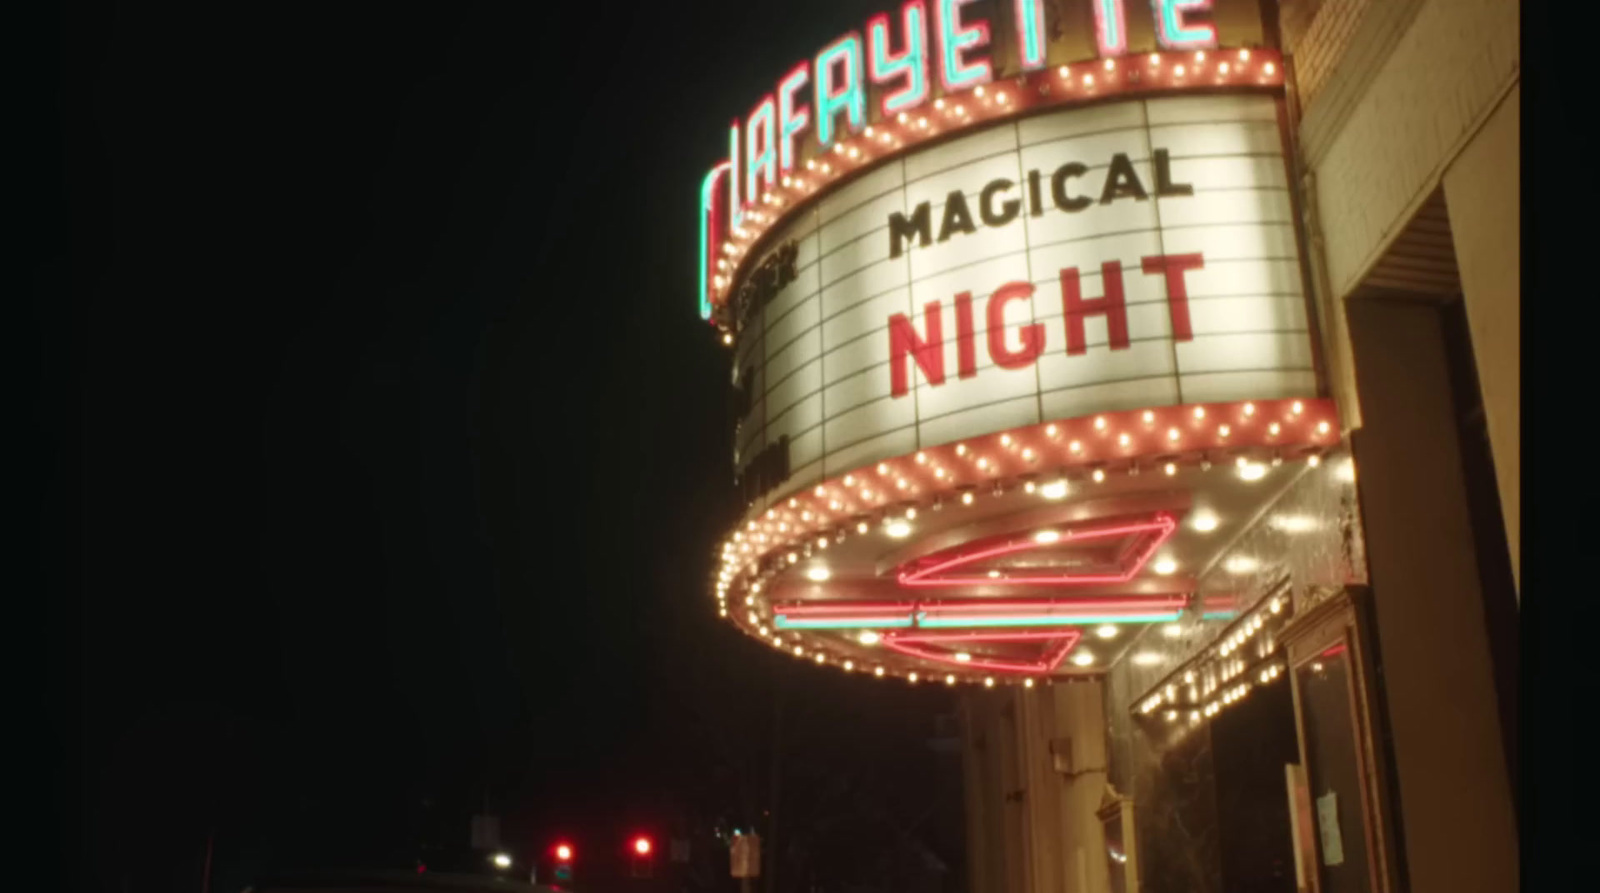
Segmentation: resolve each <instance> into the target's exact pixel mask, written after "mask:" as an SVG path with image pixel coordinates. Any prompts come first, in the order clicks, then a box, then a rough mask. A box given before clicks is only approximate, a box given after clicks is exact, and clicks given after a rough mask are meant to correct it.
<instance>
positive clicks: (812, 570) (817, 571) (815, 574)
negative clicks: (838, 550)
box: [806, 564, 832, 583]
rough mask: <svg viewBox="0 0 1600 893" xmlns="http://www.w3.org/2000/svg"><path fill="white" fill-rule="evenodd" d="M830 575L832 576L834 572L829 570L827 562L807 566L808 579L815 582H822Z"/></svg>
mask: <svg viewBox="0 0 1600 893" xmlns="http://www.w3.org/2000/svg"><path fill="white" fill-rule="evenodd" d="M830 576H832V574H831V573H829V572H828V566H827V565H825V564H814V565H812V566H811V567H808V568H806V579H809V580H811V581H813V582H817V583H821V582H822V581H824V580H826V579H828V578H829V577H830Z"/></svg>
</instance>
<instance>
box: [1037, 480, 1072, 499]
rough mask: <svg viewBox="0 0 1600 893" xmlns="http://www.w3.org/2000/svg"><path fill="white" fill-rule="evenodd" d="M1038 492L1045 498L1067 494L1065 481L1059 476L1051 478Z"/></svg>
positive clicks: (1057, 497)
mask: <svg viewBox="0 0 1600 893" xmlns="http://www.w3.org/2000/svg"><path fill="white" fill-rule="evenodd" d="M1040 494H1041V495H1042V496H1044V498H1045V499H1061V498H1063V497H1065V496H1066V495H1067V482H1066V481H1065V480H1061V479H1059V478H1058V479H1056V480H1053V481H1051V482H1050V483H1048V484H1045V485H1044V487H1043V488H1042V489H1041V490H1040Z"/></svg>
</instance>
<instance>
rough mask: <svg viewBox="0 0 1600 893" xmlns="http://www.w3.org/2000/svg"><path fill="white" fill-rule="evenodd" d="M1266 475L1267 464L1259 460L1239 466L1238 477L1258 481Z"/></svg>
mask: <svg viewBox="0 0 1600 893" xmlns="http://www.w3.org/2000/svg"><path fill="white" fill-rule="evenodd" d="M1266 476H1267V466H1265V465H1262V464H1261V463H1260V462H1246V463H1245V464H1243V465H1241V466H1239V477H1240V478H1242V479H1244V480H1247V481H1259V480H1261V479H1262V478H1264V477H1266Z"/></svg>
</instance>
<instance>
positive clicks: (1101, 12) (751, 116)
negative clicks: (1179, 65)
mask: <svg viewBox="0 0 1600 893" xmlns="http://www.w3.org/2000/svg"><path fill="white" fill-rule="evenodd" d="M970 2H971V0H907V2H905V3H904V4H903V5H902V6H901V9H900V13H899V15H898V16H894V17H891V16H890V15H888V14H881V15H877V16H874V17H873V18H871V19H869V20H868V22H867V24H866V29H865V36H864V37H863V35H862V33H861V32H858V31H850V32H847V33H845V34H843V35H841V36H840V37H838V38H837V39H835V40H834V41H833V42H832V43H829V44H828V45H827V46H825V47H823V48H822V49H821V50H820V51H819V52H818V53H817V55H816V57H815V58H814V59H811V60H807V61H804V62H801V63H799V64H797V65H796V66H794V67H793V68H791V69H790V70H789V71H788V72H787V73H785V74H784V75H783V77H781V78H779V80H778V83H777V85H776V87H775V89H774V90H773V92H771V93H768V94H766V95H764V96H762V97H760V99H758V100H757V102H756V103H755V105H754V107H753V108H752V109H751V110H750V112H749V113H748V114H747V115H746V116H745V117H744V118H743V119H742V120H735V121H734V122H732V124H731V125H730V127H729V130H728V159H727V161H725V162H722V163H720V164H719V165H717V166H716V167H715V168H713V169H712V171H711V172H710V173H709V174H708V175H707V177H706V180H705V183H704V186H703V188H702V190H701V207H700V248H701V250H700V257H699V259H698V264H699V266H700V279H701V286H700V313H701V316H702V317H703V318H706V319H709V318H710V317H711V315H712V293H713V289H712V287H711V286H712V284H713V281H714V280H715V279H716V277H717V276H718V275H719V274H718V273H717V271H716V270H717V260H718V259H719V256H718V245H719V244H720V243H721V239H720V238H719V229H718V228H719V226H723V225H725V226H726V227H727V229H728V230H729V231H737V230H738V229H739V228H740V227H741V226H742V225H743V224H744V223H745V220H746V216H747V215H748V214H749V213H750V212H751V211H752V210H753V206H754V205H755V203H756V202H757V200H758V197H759V196H761V195H763V194H764V190H768V189H771V188H773V187H775V186H776V185H777V184H778V183H779V182H781V181H782V179H783V178H784V177H786V176H787V175H789V174H792V173H794V172H795V171H796V170H797V169H798V167H799V162H800V151H799V143H800V140H801V139H802V137H803V136H804V135H805V134H806V133H807V132H808V131H810V132H812V133H813V135H814V136H815V138H816V143H817V146H818V147H819V148H820V149H822V150H826V149H828V148H829V147H831V146H833V145H835V144H836V143H837V142H838V140H839V139H840V137H841V136H842V135H844V134H856V133H859V132H861V131H862V130H863V128H865V127H866V126H867V119H868V114H867V92H868V89H869V87H870V88H873V89H876V90H877V91H879V94H880V99H879V110H880V111H881V113H882V115H883V116H884V117H885V118H888V117H890V116H894V115H898V114H903V113H905V112H908V111H911V110H914V109H917V108H919V107H921V106H923V105H924V104H926V103H927V102H928V101H929V100H930V98H931V97H932V89H931V84H932V81H933V79H934V78H935V77H936V78H937V79H938V83H939V85H940V87H941V88H942V90H943V92H944V93H945V94H947V95H948V94H953V93H956V92H959V91H963V90H968V89H974V88H977V87H980V86H981V85H983V84H987V83H990V82H991V81H993V80H994V79H995V76H996V75H995V65H994V62H993V61H992V60H991V58H990V56H989V54H990V50H991V46H990V44H991V37H992V35H991V28H990V23H989V22H987V21H985V20H983V19H981V18H979V17H978V16H976V15H975V14H974V13H973V11H972V10H971V9H968V8H967V7H968V6H969V4H970ZM1091 5H1092V7H1093V10H1094V20H1095V34H1096V44H1097V46H1098V49H1099V53H1100V55H1101V56H1102V57H1106V58H1111V57H1116V56H1121V55H1123V54H1125V53H1126V52H1127V51H1128V40H1127V29H1126V11H1125V7H1126V5H1127V0H1092V4H1091ZM1011 6H1012V10H1011V12H1012V15H1013V19H1014V20H1013V22H1012V25H1013V27H1014V33H1015V34H1016V36H1017V41H1016V42H1017V55H1018V64H1019V66H1020V68H1021V70H1022V71H1024V72H1028V71H1035V70H1038V69H1041V68H1043V67H1044V66H1045V65H1046V46H1045V6H1046V4H1045V3H1044V2H1042V0H1013V2H1012V4H1011ZM1210 8H1211V0H1150V9H1151V14H1152V16H1153V19H1154V23H1155V31H1156V37H1157V40H1158V42H1159V43H1160V45H1161V46H1162V47H1165V48H1167V49H1174V50H1176V49H1202V50H1203V49H1209V48H1212V47H1215V46H1216V43H1217V34H1216V29H1215V27H1214V26H1213V25H1212V24H1211V23H1210V22H1209V21H1208V20H1207V14H1208V13H1209V12H1210ZM719 184H720V188H719ZM718 193H721V201H720V203H719V201H718ZM718 204H720V205H721V208H720V217H721V220H720V221H719V220H717V218H718V217H719V213H718V211H719V209H717V208H714V207H713V206H714V205H718Z"/></svg>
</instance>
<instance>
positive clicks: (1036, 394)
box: [752, 366, 1316, 452]
mask: <svg viewBox="0 0 1600 893" xmlns="http://www.w3.org/2000/svg"><path fill="white" fill-rule="evenodd" d="M1315 372H1316V370H1315V369H1314V368H1313V367H1310V366H1280V367H1275V368H1265V369H1212V370H1207V371H1205V372H1193V373H1189V375H1188V376H1187V377H1199V376H1205V375H1251V374H1272V375H1278V374H1296V373H1302V374H1307V375H1310V374H1313V373H1315ZM1174 377H1176V378H1177V379H1178V380H1179V385H1180V387H1181V386H1182V380H1183V378H1185V377H1186V376H1184V375H1182V374H1179V375H1176V376H1174V375H1172V374H1170V373H1163V374H1160V375H1138V376H1133V377H1131V378H1118V379H1108V380H1106V381H1097V382H1092V383H1089V384H1082V385H1074V386H1072V387H1065V388H1051V389H1050V390H1046V391H1032V392H1028V393H1024V394H1019V395H1017V396H1015V397H1008V398H1006V399H1007V400H1035V399H1040V400H1042V399H1043V398H1045V397H1052V396H1055V395H1058V394H1067V393H1071V392H1072V391H1078V390H1083V389H1086V388H1099V387H1105V386H1107V385H1115V384H1128V383H1129V382H1136V381H1154V380H1159V379H1170V378H1174ZM919 387H921V385H919ZM815 393H816V392H812V394H808V395H807V396H812V395H813V394H815ZM891 399H895V398H891V397H880V398H878V400H876V401H867V403H861V404H857V405H856V406H853V407H849V408H847V409H844V410H840V412H849V411H851V410H852V409H858V408H860V407H861V406H866V405H868V404H870V403H873V402H882V401H884V400H891ZM982 408H983V407H982V406H968V407H964V408H962V409H954V410H951V411H949V412H943V413H939V414H938V415H930V416H919V417H918V418H917V419H916V421H914V422H912V423H911V424H909V425H899V426H896V427H894V428H885V429H884V430H882V431H878V432H876V433H874V434H870V435H868V436H866V437H860V438H857V439H855V440H852V441H848V442H846V443H842V444H833V445H829V447H828V452H838V451H839V450H844V449H849V448H850V447H853V446H856V445H858V444H861V443H865V442H867V441H869V440H872V439H873V438H876V437H885V436H887V435H890V434H894V433H897V432H900V431H905V430H908V429H913V428H916V427H918V426H919V425H923V424H927V423H929V422H937V421H939V420H940V419H946V418H949V417H951V416H955V415H959V414H961V413H964V412H971V411H973V410H975V409H982ZM788 411H789V410H788V409H786V410H784V412H788ZM781 418H782V414H780V415H779V417H778V419H773V420H771V421H769V422H767V423H766V424H765V425H762V426H761V427H760V428H758V429H756V432H755V434H753V435H752V439H755V436H756V435H761V436H762V438H763V443H765V442H766V441H765V433H766V431H767V429H769V428H771V427H773V425H774V424H776V422H777V421H779V419H781ZM836 418H837V415H836V414H835V415H829V416H825V417H824V418H823V419H822V421H820V422H818V423H817V424H815V425H810V426H808V427H805V428H801V429H800V430H798V431H795V432H792V433H790V434H789V435H788V437H789V440H790V442H791V443H792V442H794V441H795V440H797V439H799V438H800V437H802V436H804V435H806V434H809V433H811V432H812V431H817V430H819V429H821V428H823V427H825V426H826V425H827V424H828V422H829V421H832V420H834V419H836Z"/></svg>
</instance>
